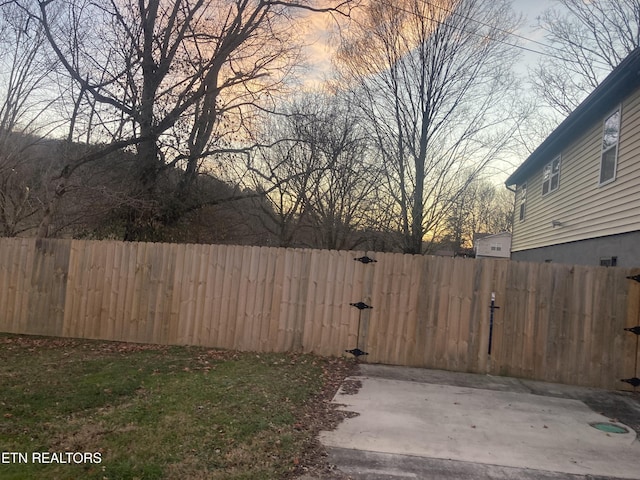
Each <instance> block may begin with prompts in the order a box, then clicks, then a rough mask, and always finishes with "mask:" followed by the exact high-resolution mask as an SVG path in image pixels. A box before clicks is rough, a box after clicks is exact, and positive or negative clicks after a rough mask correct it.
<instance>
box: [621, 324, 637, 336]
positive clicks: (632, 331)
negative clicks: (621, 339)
mask: <svg viewBox="0 0 640 480" xmlns="http://www.w3.org/2000/svg"><path fill="white" fill-rule="evenodd" d="M625 330H626V331H627V332H631V333H635V334H636V335H640V325H636V326H635V327H629V328H625Z"/></svg>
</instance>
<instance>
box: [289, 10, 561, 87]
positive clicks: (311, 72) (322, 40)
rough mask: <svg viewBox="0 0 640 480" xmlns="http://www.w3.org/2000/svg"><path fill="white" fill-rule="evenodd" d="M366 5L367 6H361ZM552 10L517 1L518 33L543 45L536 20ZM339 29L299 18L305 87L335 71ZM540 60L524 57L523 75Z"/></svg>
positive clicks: (326, 19) (328, 18)
mask: <svg viewBox="0 0 640 480" xmlns="http://www.w3.org/2000/svg"><path fill="white" fill-rule="evenodd" d="M391 1H392V0H391ZM330 3H331V1H330V0H323V2H321V4H322V5H323V6H327V5H329V4H330ZM365 4H366V3H365V2H361V5H365ZM551 6H553V4H552V2H551V0H538V1H536V2H531V0H514V1H513V9H514V11H515V12H516V13H517V14H522V15H523V16H524V22H523V25H522V27H521V28H520V30H519V31H518V32H516V33H518V34H519V35H521V36H523V37H526V38H532V39H534V40H538V41H543V40H544V39H543V38H542V37H541V35H542V33H541V32H540V31H536V30H535V28H534V26H535V24H536V17H538V16H539V15H541V14H542V12H543V11H544V10H546V9H547V8H549V7H551ZM338 26H340V27H342V28H344V27H345V26H346V22H345V20H344V19H341V18H340V17H339V16H332V15H330V14H327V13H315V12H305V13H304V14H302V15H300V27H301V32H302V35H303V42H304V44H305V47H304V51H303V53H304V56H305V59H306V69H305V72H304V74H303V77H304V81H303V83H304V85H305V86H306V87H310V88H314V87H319V86H321V85H322V84H323V82H324V80H326V79H327V78H330V77H331V73H332V68H333V67H332V58H333V57H334V55H335V53H336V50H337V47H338V41H339V40H338V38H337V30H338ZM514 40H516V39H514ZM518 40H519V41H520V43H522V44H523V45H524V46H527V45H526V42H525V41H523V40H522V38H520V39H518ZM529 46H531V45H529ZM534 47H535V49H536V50H539V49H540V48H541V47H540V46H539V45H537V46H535V45H534ZM537 58H538V56H537V55H536V54H532V53H531V52H528V53H525V55H523V58H522V61H521V62H522V65H521V67H522V71H526V66H527V65H533V64H534V63H535V62H536V61H537Z"/></svg>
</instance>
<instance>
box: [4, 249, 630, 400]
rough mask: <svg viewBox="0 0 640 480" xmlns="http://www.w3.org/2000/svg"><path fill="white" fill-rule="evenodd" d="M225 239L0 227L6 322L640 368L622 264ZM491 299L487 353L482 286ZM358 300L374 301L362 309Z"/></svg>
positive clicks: (462, 364) (568, 378) (621, 372)
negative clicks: (89, 235) (202, 241)
mask: <svg viewBox="0 0 640 480" xmlns="http://www.w3.org/2000/svg"><path fill="white" fill-rule="evenodd" d="M362 255H364V253H363V252H351V251H323V250H302V249H279V248H267V247H246V246H222V245H174V244H160V243H121V242H109V241H84V240H36V239H0V331H4V332H11V333H24V334H38V335H52V336H63V337H82V338H95V339H105V340H121V341H131V342H149V343H161V344H191V345H204V346H210V347H218V348H228V349H240V350H250V351H279V352H282V351H290V350H296V351H305V352H315V353H318V354H321V355H342V354H344V352H345V350H351V349H355V348H359V349H361V350H363V351H365V352H367V353H368V355H366V356H362V357H360V358H361V360H363V361H368V362H380V363H388V364H396V365H409V366H420V367H429V368H440V369H446V370H455V371H465V372H479V373H492V374H498V375H511V376H516V377H524V378H532V379H539V380H546V381H551V382H562V383H569V384H575V385H587V386H595V387H603V388H610V389H624V388H625V387H630V386H629V385H628V384H626V383H622V382H621V381H620V379H622V378H630V377H634V376H638V374H637V372H635V368H636V365H637V358H636V357H637V349H636V336H635V335H633V334H631V333H629V332H626V331H624V328H625V327H633V326H635V325H638V324H640V320H639V319H638V315H639V313H638V312H640V284H638V283H636V282H634V281H632V280H629V279H627V278H626V277H627V276H628V275H631V274H632V273H635V271H634V272H632V271H631V270H628V269H621V268H605V267H584V266H570V265H560V264H538V263H522V262H511V261H508V260H487V259H483V260H471V259H458V258H455V259H454V258H445V257H430V256H417V255H402V254H392V253H376V254H370V256H372V257H374V258H375V260H376V262H372V263H362V262H360V261H354V259H355V258H356V257H361V256H362ZM492 292H495V298H496V302H495V304H496V305H497V306H499V307H500V308H499V309H496V310H495V316H494V322H493V335H492V352H491V356H489V355H488V354H487V351H488V345H489V330H490V309H489V305H490V301H491V293H492ZM358 302H363V303H364V304H366V305H369V306H371V307H373V308H370V309H369V308H365V309H362V310H360V309H358V308H356V307H354V306H352V305H351V304H353V303H358Z"/></svg>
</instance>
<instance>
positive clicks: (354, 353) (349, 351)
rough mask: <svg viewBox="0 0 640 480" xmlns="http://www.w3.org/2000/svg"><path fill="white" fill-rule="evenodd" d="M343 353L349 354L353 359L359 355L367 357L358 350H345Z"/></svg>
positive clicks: (365, 353)
mask: <svg viewBox="0 0 640 480" xmlns="http://www.w3.org/2000/svg"><path fill="white" fill-rule="evenodd" d="M345 352H347V353H350V354H351V355H353V356H354V357H356V358H358V357H359V356H361V355H369V354H368V353H367V352H364V351H362V350H360V349H359V348H354V349H351V350H345Z"/></svg>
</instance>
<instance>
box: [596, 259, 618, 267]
mask: <svg viewBox="0 0 640 480" xmlns="http://www.w3.org/2000/svg"><path fill="white" fill-rule="evenodd" d="M600 266H601V267H617V266H618V257H601V258H600Z"/></svg>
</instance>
